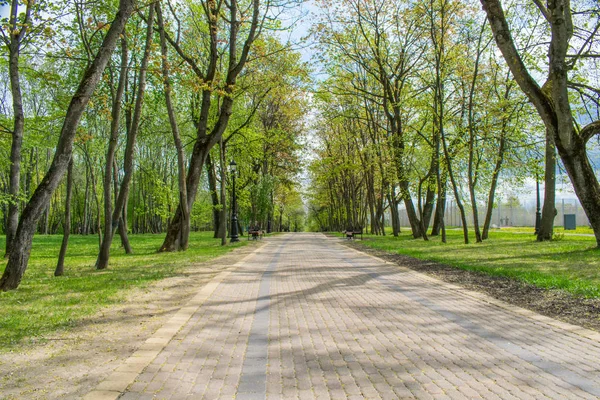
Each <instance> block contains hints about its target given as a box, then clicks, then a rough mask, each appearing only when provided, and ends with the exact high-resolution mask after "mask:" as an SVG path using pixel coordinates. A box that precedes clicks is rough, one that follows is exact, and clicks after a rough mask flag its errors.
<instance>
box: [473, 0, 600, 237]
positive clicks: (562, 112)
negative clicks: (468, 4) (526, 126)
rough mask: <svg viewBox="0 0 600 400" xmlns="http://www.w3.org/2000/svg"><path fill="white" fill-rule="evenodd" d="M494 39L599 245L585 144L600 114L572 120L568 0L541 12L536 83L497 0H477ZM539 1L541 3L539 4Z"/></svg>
mask: <svg viewBox="0 0 600 400" xmlns="http://www.w3.org/2000/svg"><path fill="white" fill-rule="evenodd" d="M481 4H482V6H483V9H484V10H485V12H486V14H487V17H488V20H489V22H490V26H491V27H492V31H493V32H494V37H495V39H496V44H497V45H498V47H499V49H500V51H501V52H502V55H503V57H504V59H505V60H506V63H507V64H508V66H509V68H510V70H511V72H512V74H513V76H514V77H515V80H516V81H517V83H518V84H519V86H520V87H521V90H523V92H524V93H525V94H526V95H527V97H528V98H529V100H530V101H531V103H533V105H534V106H535V108H536V110H537V111H538V114H539V115H540V117H541V118H542V120H543V122H544V125H545V126H546V129H548V131H549V132H550V133H551V134H552V136H553V138H554V143H555V146H556V148H557V150H558V154H559V155H560V158H561V160H562V162H563V165H564V166H565V169H566V170H567V174H568V175H569V178H570V180H571V183H572V184H573V188H574V189H575V193H576V194H577V197H578V198H579V201H580V203H581V205H582V207H583V209H584V211H585V213H586V215H587V217H588V220H589V221H590V225H591V226H592V229H593V230H594V236H595V237H596V245H597V247H600V183H599V182H598V178H597V177H596V174H595V171H594V169H593V168H592V165H591V163H590V160H589V158H588V155H587V150H586V144H587V142H588V141H589V140H590V139H591V138H592V137H593V136H594V135H598V134H600V120H596V121H593V122H591V123H589V124H587V125H586V126H584V127H583V128H581V129H576V128H575V126H574V120H576V118H574V115H573V112H572V109H571V104H570V98H569V92H568V85H569V77H568V73H569V71H570V70H571V69H572V66H571V65H570V62H569V61H568V60H567V56H568V55H567V51H568V50H569V48H570V47H569V41H570V40H571V38H572V36H573V32H574V28H573V20H572V15H571V8H570V3H569V1H566V0H562V1H560V0H557V1H550V2H547V8H544V11H545V14H544V17H545V19H546V22H548V25H549V27H550V31H551V37H550V43H549V47H548V55H549V63H548V67H549V68H548V80H547V81H546V84H544V86H543V87H541V88H540V87H539V85H538V84H537V82H536V80H535V79H533V77H532V76H531V75H530V73H529V71H528V70H527V67H526V66H525V63H524V62H523V60H522V58H521V56H520V54H519V52H518V50H517V48H516V46H515V43H514V40H513V38H512V35H511V29H510V27H509V25H508V23H507V21H506V17H505V15H504V10H503V9H502V4H501V2H500V0H481ZM542 7H543V6H542Z"/></svg>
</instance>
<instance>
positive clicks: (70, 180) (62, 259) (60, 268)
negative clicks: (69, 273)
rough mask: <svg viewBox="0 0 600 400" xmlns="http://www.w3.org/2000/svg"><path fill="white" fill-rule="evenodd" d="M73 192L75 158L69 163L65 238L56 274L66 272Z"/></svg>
mask: <svg viewBox="0 0 600 400" xmlns="http://www.w3.org/2000/svg"><path fill="white" fill-rule="evenodd" d="M72 194H73V160H71V162H70V163H69V168H68V169H67V198H66V200H65V221H64V225H63V230H64V232H63V240H62V244H61V245H60V253H59V254H58V263H57V264H56V270H55V271H54V276H63V275H64V273H65V256H66V255H67V247H68V246H69V235H70V234H71V197H72Z"/></svg>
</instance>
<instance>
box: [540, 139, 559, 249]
mask: <svg viewBox="0 0 600 400" xmlns="http://www.w3.org/2000/svg"><path fill="white" fill-rule="evenodd" d="M545 149H546V151H545V152H546V161H545V171H544V206H543V207H542V220H541V223H540V227H539V228H540V229H539V231H538V234H537V240H538V242H543V241H546V240H552V236H553V235H554V218H555V217H556V148H555V147H554V138H553V137H552V135H550V134H549V133H548V130H546V146H545Z"/></svg>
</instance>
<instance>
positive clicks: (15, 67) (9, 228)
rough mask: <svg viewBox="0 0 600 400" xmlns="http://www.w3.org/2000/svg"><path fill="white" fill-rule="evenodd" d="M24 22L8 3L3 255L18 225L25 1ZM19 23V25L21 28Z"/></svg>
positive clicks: (27, 12)
mask: <svg viewBox="0 0 600 400" xmlns="http://www.w3.org/2000/svg"><path fill="white" fill-rule="evenodd" d="M25 4H26V5H27V8H26V10H25V19H24V20H23V21H19V11H18V10H19V1H17V0H12V2H11V6H10V17H9V24H8V25H9V26H8V29H9V30H10V32H8V37H6V36H7V35H2V37H3V38H5V39H4V43H5V45H6V47H7V49H8V75H9V79H10V92H11V95H12V106H13V130H12V143H11V148H10V175H9V185H8V194H9V195H10V203H9V204H8V216H7V218H6V253H5V257H7V256H8V255H9V253H10V252H11V250H12V243H13V240H14V237H15V235H16V233H17V226H18V224H19V192H20V189H21V183H20V182H21V148H22V145H23V130H24V127H25V114H24V112H23V97H22V93H21V82H20V71H19V56H20V53H21V44H22V43H23V40H24V38H25V36H26V34H27V30H28V29H30V27H28V25H29V23H30V21H31V6H32V5H33V2H26V3H25ZM21 24H22V25H21Z"/></svg>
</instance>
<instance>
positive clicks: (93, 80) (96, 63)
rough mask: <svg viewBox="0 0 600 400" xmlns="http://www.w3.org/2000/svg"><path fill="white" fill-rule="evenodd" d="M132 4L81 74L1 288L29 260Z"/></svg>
mask: <svg viewBox="0 0 600 400" xmlns="http://www.w3.org/2000/svg"><path fill="white" fill-rule="evenodd" d="M133 4H134V2H133V0H120V2H119V11H118V12H117V15H116V17H115V19H114V20H113V22H112V23H111V24H110V28H109V30H108V32H107V33H106V36H105V37H104V40H103V42H102V45H101V47H100V49H99V50H98V53H97V54H96V56H95V58H94V60H93V61H92V63H91V64H90V66H89V67H88V68H87V70H86V71H85V73H84V74H83V77H82V79H81V82H80V84H79V87H78V88H77V90H76V92H75V94H74V95H73V98H72V100H71V103H70V104H69V107H68V109H67V112H66V116H65V120H64V123H63V127H62V129H61V133H60V137H59V140H58V145H57V147H56V152H55V153H54V159H53V160H52V165H51V166H50V169H49V170H48V172H47V173H46V175H45V176H44V179H42V182H41V183H40V184H39V185H38V187H37V188H36V190H35V192H34V193H33V195H32V196H31V199H30V200H29V202H28V203H27V206H26V207H25V209H24V210H23V213H22V215H21V220H20V221H19V226H18V228H17V233H16V235H15V238H14V241H13V249H12V251H11V252H10V255H9V257H8V263H7V265H6V269H5V270H4V274H3V275H2V278H1V279H0V290H4V291H7V290H12V289H16V288H17V287H18V286H19V284H20V283H21V279H22V278H23V274H24V273H25V270H26V269H27V264H28V262H29V256H30V254H31V244H32V241H33V235H34V233H35V228H36V226H37V223H38V221H39V219H40V217H41V216H42V213H43V211H44V209H45V208H46V206H47V204H48V202H49V201H50V197H51V196H52V193H54V191H55V190H56V188H57V187H58V185H59V184H60V181H61V179H62V177H63V176H64V174H65V172H66V171H67V169H68V165H69V163H70V162H71V156H72V151H73V139H74V138H75V133H76V132H77V127H78V126H79V122H80V119H81V116H82V115H83V112H84V111H85V108H86V106H87V104H88V102H89V100H90V97H91V96H92V94H93V92H94V90H95V89H96V86H97V85H98V82H99V81H100V78H101V77H102V72H103V71H104V68H105V67H106V64H107V62H108V60H109V59H110V56H111V54H112V52H113V50H114V48H115V46H116V44H117V41H118V39H119V35H120V34H121V32H122V31H123V28H124V26H125V23H126V22H127V19H128V18H129V15H130V14H131V11H132V9H133Z"/></svg>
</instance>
